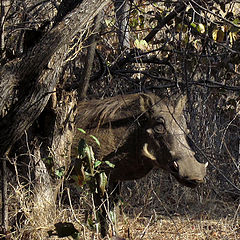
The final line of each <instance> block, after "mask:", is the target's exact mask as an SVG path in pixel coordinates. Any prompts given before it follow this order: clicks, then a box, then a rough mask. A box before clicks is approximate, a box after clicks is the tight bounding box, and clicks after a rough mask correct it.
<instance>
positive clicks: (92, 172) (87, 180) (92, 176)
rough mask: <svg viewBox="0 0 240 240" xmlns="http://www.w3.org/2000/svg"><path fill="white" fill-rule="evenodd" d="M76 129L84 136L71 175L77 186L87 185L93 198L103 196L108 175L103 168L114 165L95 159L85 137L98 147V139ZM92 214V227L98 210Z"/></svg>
mask: <svg viewBox="0 0 240 240" xmlns="http://www.w3.org/2000/svg"><path fill="white" fill-rule="evenodd" d="M78 131H80V132H81V133H82V134H83V135H85V138H81V139H80V140H79V142H78V149H77V150H78V157H77V158H76V159H75V164H74V170H73V174H72V176H71V177H72V178H73V179H74V181H75V183H76V185H77V187H80V188H83V187H84V186H87V187H88V188H89V190H90V192H91V194H92V196H93V199H94V198H95V196H96V195H98V196H99V197H103V196H104V193H105V192H106V188H107V184H108V177H107V174H106V172H105V169H106V167H108V168H109V167H110V168H114V167H115V165H114V164H112V163H111V162H109V161H101V160H98V159H96V158H95V155H94V151H93V147H92V146H91V145H90V144H89V143H88V141H87V140H86V139H92V140H93V141H94V142H95V143H96V145H97V146H98V147H99V148H100V147H101V144H100V142H99V140H98V139H97V137H95V136H93V135H88V134H87V133H86V131H85V130H83V129H82V128H78ZM93 205H94V204H93ZM94 215H95V216H96V220H95V221H93V220H92V219H91V221H90V222H91V224H90V225H91V226H90V227H92V225H93V223H95V224H96V225H97V223H98V220H97V218H98V217H97V216H98V212H96V213H95V214H94Z"/></svg>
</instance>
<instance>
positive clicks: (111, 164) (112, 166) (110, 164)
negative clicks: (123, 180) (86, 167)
mask: <svg viewBox="0 0 240 240" xmlns="http://www.w3.org/2000/svg"><path fill="white" fill-rule="evenodd" d="M105 163H106V164H107V165H108V166H109V167H111V168H114V167H115V165H114V164H113V163H111V162H109V161H105Z"/></svg>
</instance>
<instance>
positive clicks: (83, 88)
mask: <svg viewBox="0 0 240 240" xmlns="http://www.w3.org/2000/svg"><path fill="white" fill-rule="evenodd" d="M101 16H102V14H101V13H99V14H98V15H97V16H96V17H95V20H94V27H93V33H92V35H91V36H90V37H89V39H88V45H89V47H88V50H87V56H86V60H85V68H84V72H83V77H82V79H83V81H82V84H81V85H80V89H79V98H80V99H85V98H86V96H87V89H88V86H89V80H90V77H91V73H92V67H93V61H94V56H95V50H96V45H97V42H96V35H97V33H98V32H99V29H100V20H101Z"/></svg>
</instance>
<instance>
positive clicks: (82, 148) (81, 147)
mask: <svg viewBox="0 0 240 240" xmlns="http://www.w3.org/2000/svg"><path fill="white" fill-rule="evenodd" d="M87 147H88V145H87V143H86V141H85V139H83V138H82V139H80V141H79V142H78V155H79V158H81V159H82V158H84V157H85V156H86V148H87Z"/></svg>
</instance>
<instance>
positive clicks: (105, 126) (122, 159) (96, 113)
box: [75, 93, 206, 187]
mask: <svg viewBox="0 0 240 240" xmlns="http://www.w3.org/2000/svg"><path fill="white" fill-rule="evenodd" d="M184 106H185V97H182V98H180V99H179V101H178V102H177V104H176V106H172V105H171V104H170V103H169V101H165V100H161V99H160V98H159V97H158V96H156V95H154V94H142V93H139V94H131V95H123V96H117V97H112V98H108V99H105V100H91V101H86V102H82V103H80V105H79V114H78V117H77V122H76V126H77V127H80V128H83V129H84V130H86V131H87V132H89V133H90V134H92V135H94V136H96V137H97V138H98V139H99V141H100V143H101V149H95V154H96V158H97V159H99V160H108V161H110V162H112V163H114V164H115V167H114V168H113V169H111V170H110V171H111V180H112V181H119V180H120V181H123V180H133V179H138V178H141V177H144V176H145V175H146V174H147V173H148V172H149V171H151V170H152V169H153V168H162V169H164V170H166V171H168V172H170V173H171V174H172V175H173V176H174V177H175V178H176V179H177V180H178V181H179V182H180V183H182V184H183V185H185V186H188V187H195V186H197V184H198V183H200V182H202V181H203V179H204V177H205V174H206V165H205V164H202V163H199V162H198V161H197V160H196V159H195V157H194V152H193V151H192V150H191V148H190V147H189V145H188V143H187V141H186V132H188V129H187V125H186V120H185V118H184V115H183V108H184ZM80 134H81V133H80V132H79V133H77V134H76V136H75V139H76V141H75V142H77V141H78V140H79V139H80V138H81V137H82V136H80Z"/></svg>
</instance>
